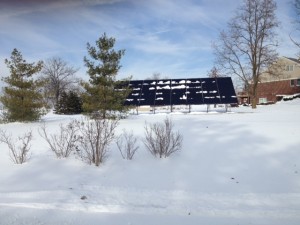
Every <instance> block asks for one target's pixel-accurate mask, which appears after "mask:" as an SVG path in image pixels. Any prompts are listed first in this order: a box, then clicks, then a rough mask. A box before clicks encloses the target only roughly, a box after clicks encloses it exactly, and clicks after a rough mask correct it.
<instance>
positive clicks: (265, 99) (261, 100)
mask: <svg viewBox="0 0 300 225" xmlns="http://www.w3.org/2000/svg"><path fill="white" fill-rule="evenodd" d="M258 103H259V104H266V103H268V101H267V98H259V99H258Z"/></svg>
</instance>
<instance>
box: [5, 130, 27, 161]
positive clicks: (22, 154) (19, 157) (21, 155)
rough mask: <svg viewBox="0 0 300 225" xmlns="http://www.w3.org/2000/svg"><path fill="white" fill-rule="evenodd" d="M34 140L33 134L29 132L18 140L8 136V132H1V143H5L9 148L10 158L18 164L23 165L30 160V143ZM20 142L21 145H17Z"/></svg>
mask: <svg viewBox="0 0 300 225" xmlns="http://www.w3.org/2000/svg"><path fill="white" fill-rule="evenodd" d="M31 140H32V132H31V131H29V132H28V133H25V134H24V135H23V136H19V137H18V138H17V139H16V140H15V139H13V138H12V135H11V134H7V132H6V131H3V130H0V142H3V143H4V144H6V145H7V146H8V149H9V156H10V158H11V160H12V161H13V162H14V163H16V164H22V163H24V162H27V161H28V160H29V156H28V153H29V151H30V148H31V146H30V142H31ZM18 142H20V145H18V146H17V145H16V143H18Z"/></svg>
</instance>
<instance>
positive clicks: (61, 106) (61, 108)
mask: <svg viewBox="0 0 300 225" xmlns="http://www.w3.org/2000/svg"><path fill="white" fill-rule="evenodd" d="M55 112H56V113H57V114H65V115H71V114H80V113H82V101H81V98H80V97H79V96H78V95H77V94H76V93H75V92H74V91H69V92H68V93H67V92H65V91H64V92H62V93H61V95H60V97H59V100H58V102H57V104H56V105H55Z"/></svg>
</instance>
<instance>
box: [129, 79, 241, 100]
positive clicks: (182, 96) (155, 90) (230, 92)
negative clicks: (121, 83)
mask: <svg viewBox="0 0 300 225" xmlns="http://www.w3.org/2000/svg"><path fill="white" fill-rule="evenodd" d="M128 85H129V88H130V89H131V93H130V94H129V96H128V97H127V99H126V101H125V105H134V106H145V105H150V106H166V105H202V104H207V105H209V104H232V103H237V96H236V93H235V90H234V87H233V84H232V80H231V78H230V77H218V78H191V79H163V80H132V81H130V82H129V84H128Z"/></svg>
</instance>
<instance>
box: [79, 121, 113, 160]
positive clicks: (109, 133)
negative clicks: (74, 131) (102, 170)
mask: <svg viewBox="0 0 300 225" xmlns="http://www.w3.org/2000/svg"><path fill="white" fill-rule="evenodd" d="M77 125H78V128H79V131H80V141H79V143H80V148H79V151H78V153H79V154H80V156H81V158H82V159H83V160H84V161H86V162H87V163H89V164H95V165H96V166H99V165H100V164H101V163H103V162H104V160H105V159H106V157H107V154H108V147H109V145H110V143H111V142H112V141H113V140H114V138H115V129H116V127H117V125H118V120H109V119H100V118H97V119H94V120H91V119H87V121H85V122H81V123H78V124H77Z"/></svg>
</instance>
